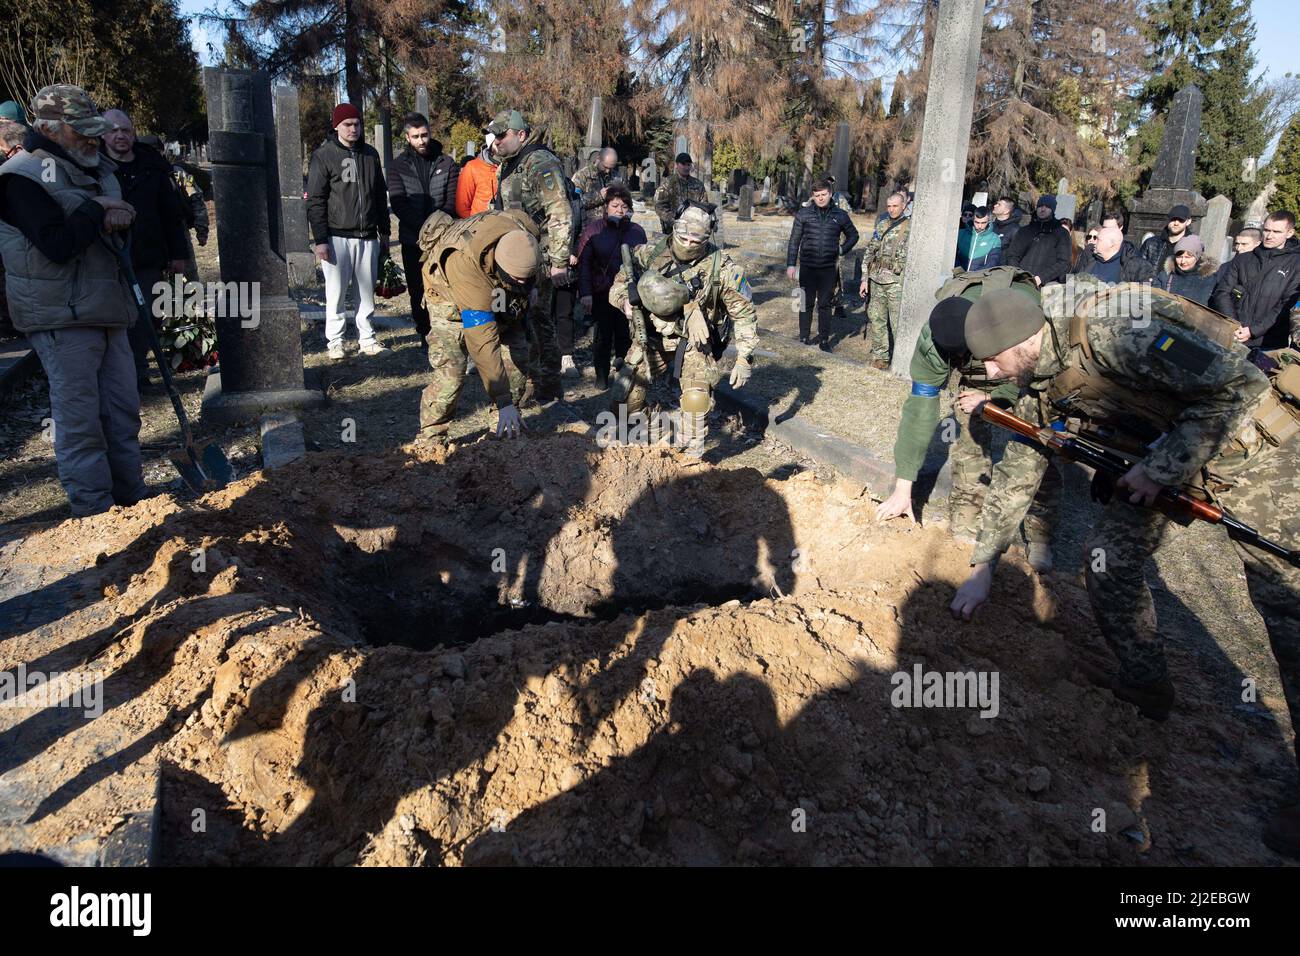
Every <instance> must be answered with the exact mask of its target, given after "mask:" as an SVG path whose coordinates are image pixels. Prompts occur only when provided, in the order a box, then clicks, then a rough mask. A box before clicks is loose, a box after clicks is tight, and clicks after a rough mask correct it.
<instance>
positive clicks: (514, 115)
mask: <svg viewBox="0 0 1300 956" xmlns="http://www.w3.org/2000/svg"><path fill="white" fill-rule="evenodd" d="M512 129H532V126H530V125H529V124H528V120H526V119H524V114H523V113H521V112H519V111H518V110H502V111H501V112H500V113H498V114H497V115H496V116H494V117H492V122H490V123H488V125H487V131H488V132H489V133H492V134H494V135H496V136H504V135H505V134H506V133H508V132H509V131H510V130H512Z"/></svg>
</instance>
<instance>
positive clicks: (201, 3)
mask: <svg viewBox="0 0 1300 956" xmlns="http://www.w3.org/2000/svg"><path fill="white" fill-rule="evenodd" d="M1085 2H1086V0H1085ZM215 5H217V0H181V2H180V7H181V12H182V13H184V14H185V15H186V16H190V17H191V18H192V17H193V16H194V14H197V13H200V12H202V11H204V10H206V9H208V8H210V7H212V6H215ZM223 6H224V4H223ZM1252 10H1253V12H1254V15H1255V28H1256V41H1255V53H1256V55H1257V57H1258V59H1259V66H1260V68H1261V70H1263V69H1265V68H1267V70H1268V74H1269V76H1271V77H1278V76H1281V75H1282V74H1283V73H1286V72H1288V71H1291V72H1300V62H1298V61H1297V58H1296V45H1297V41H1300V29H1298V28H1297V27H1296V25H1295V21H1296V0H1254V2H1253V4H1252ZM190 36H191V37H192V38H193V40H194V49H195V50H196V51H197V52H198V55H199V62H200V63H202V64H204V65H208V66H210V65H211V64H212V62H213V61H212V57H211V56H210V55H209V54H208V51H207V43H208V42H209V41H211V42H212V43H213V44H214V45H215V46H217V47H218V48H219V47H220V45H221V43H220V36H219V35H217V34H212V35H208V33H207V32H206V31H204V29H203V28H202V27H200V26H199V23H198V21H197V20H195V19H191V21H190Z"/></svg>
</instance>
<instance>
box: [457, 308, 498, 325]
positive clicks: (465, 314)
mask: <svg viewBox="0 0 1300 956" xmlns="http://www.w3.org/2000/svg"><path fill="white" fill-rule="evenodd" d="M493 321H495V316H493V315H492V313H491V312H485V311H484V310H483V309H462V310H461V313H460V324H461V325H463V326H464V327H465V328H467V329H472V328H474V326H476V325H485V324H486V323H488V322H493Z"/></svg>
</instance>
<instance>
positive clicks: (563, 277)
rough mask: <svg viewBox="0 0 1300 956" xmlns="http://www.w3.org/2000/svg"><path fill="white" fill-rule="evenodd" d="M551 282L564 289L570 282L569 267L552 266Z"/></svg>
mask: <svg viewBox="0 0 1300 956" xmlns="http://www.w3.org/2000/svg"><path fill="white" fill-rule="evenodd" d="M551 284H552V285H554V286H555V287H556V288H557V289H563V288H565V287H567V286H568V284H569V267H568V266H567V265H565V266H553V267H552V268H551Z"/></svg>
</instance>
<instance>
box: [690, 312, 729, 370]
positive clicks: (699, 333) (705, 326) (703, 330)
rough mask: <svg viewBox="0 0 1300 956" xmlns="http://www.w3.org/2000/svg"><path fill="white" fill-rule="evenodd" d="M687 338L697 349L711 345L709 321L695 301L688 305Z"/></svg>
mask: <svg viewBox="0 0 1300 956" xmlns="http://www.w3.org/2000/svg"><path fill="white" fill-rule="evenodd" d="M686 339H687V341H689V342H690V343H691V345H693V346H695V347H696V348H697V349H705V348H707V347H708V345H709V323H708V321H707V320H706V319H705V318H704V312H703V311H701V309H700V307H699V305H697V304H696V303H694V302H689V303H687V305H686ZM736 364H737V365H739V364H740V363H739V362H737V363H736Z"/></svg>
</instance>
